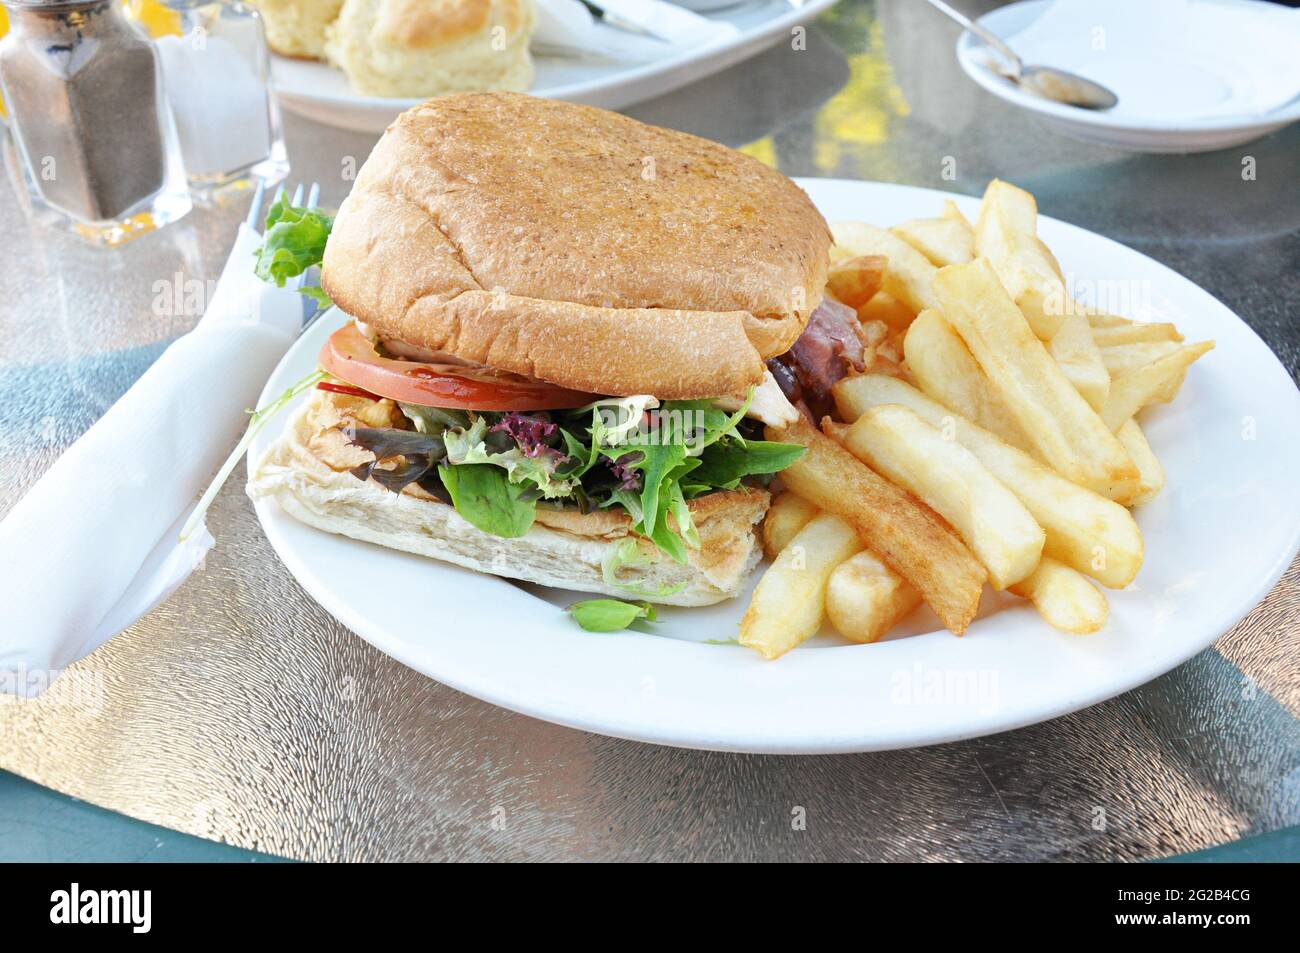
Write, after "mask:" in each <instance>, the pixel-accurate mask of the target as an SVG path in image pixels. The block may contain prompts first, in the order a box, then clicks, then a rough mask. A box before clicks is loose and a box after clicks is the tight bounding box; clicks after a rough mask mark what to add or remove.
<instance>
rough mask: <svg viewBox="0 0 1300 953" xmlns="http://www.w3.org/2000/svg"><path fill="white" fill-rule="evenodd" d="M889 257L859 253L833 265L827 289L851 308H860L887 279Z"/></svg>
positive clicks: (827, 279) (827, 277)
mask: <svg viewBox="0 0 1300 953" xmlns="http://www.w3.org/2000/svg"><path fill="white" fill-rule="evenodd" d="M888 264H889V259H887V258H885V257H884V256H883V255H858V256H857V257H855V258H845V259H843V260H841V261H837V262H835V263H834V264H833V265H831V269H830V271H829V272H828V273H827V275H826V290H827V291H829V292H830V293H831V294H833V295H834V296H835V298H836V299H837V300H839V301H841V302H843V303H844V304H846V305H848V306H849V307H850V308H854V309H857V308H860V307H861V306H862V305H864V304H866V303H867V302H868V301H870V300H871V299H872V297H873V296H874V295H875V294H876V292H877V291H879V290H880V286H881V285H882V284H883V283H884V280H885V268H886V266H887V265H888Z"/></svg>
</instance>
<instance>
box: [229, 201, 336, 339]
mask: <svg viewBox="0 0 1300 953" xmlns="http://www.w3.org/2000/svg"><path fill="white" fill-rule="evenodd" d="M286 194H287V193H286V192H285V189H284V186H281V187H280V189H279V191H277V192H276V193H275V201H278V202H282V201H284V200H285V195H286ZM302 194H303V184H302V183H301V182H299V183H298V185H297V186H296V187H295V188H294V190H293V198H292V199H290V200H289V204H290V205H293V206H295V207H300V206H302ZM265 201H266V180H265V179H258V180H257V190H256V191H255V192H254V193H253V201H252V204H251V205H250V206H249V208H248V217H247V218H246V219H245V220H244V224H245V225H247V226H248V227H249V228H250V229H252V230H253V231H254V232H256V233H258V234H261V233H262V227H261V226H262V205H263V203H264V202H265ZM318 201H320V183H319V182H313V183H311V185H309V186H307V205H306V207H307V208H316V203H317V202H318ZM319 285H320V269H319V268H318V267H316V266H315V265H313V266H312V267H310V268H308V269H307V270H306V271H304V272H303V273H302V274H301V275H298V276H297V277H296V278H290V279H288V280H287V281H286V282H285V283H284V286H285V287H286V288H289V289H291V290H293V291H299V290H301V289H303V288H315V287H318V286H319ZM301 298H302V330H303V331H305V330H307V327H308V326H309V325H310V324H311V323H312V321H314V320H315V319H316V317H317V316H318V315H319V314H320V311H321V308H320V306H319V305H318V304H317V303H316V302H315V301H314V300H313V299H311V298H308V297H307V296H306V295H302V296H301Z"/></svg>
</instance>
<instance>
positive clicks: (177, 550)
mask: <svg viewBox="0 0 1300 953" xmlns="http://www.w3.org/2000/svg"><path fill="white" fill-rule="evenodd" d="M259 244H261V236H259V235H258V234H257V232H255V231H254V230H253V229H251V228H249V227H248V226H247V225H241V226H240V231H239V235H238V237H237V238H236V240H235V247H234V249H233V250H232V251H231V253H230V258H229V259H228V260H227V262H226V267H225V269H224V270H223V271H222V275H221V280H220V281H219V282H218V284H217V287H216V290H215V292H214V294H213V296H212V301H211V302H210V304H209V306H208V308H207V310H206V312H205V313H204V315H203V318H202V320H200V321H199V323H198V325H197V326H196V327H195V329H194V330H193V331H191V332H190V333H189V334H186V335H185V336H183V337H181V338H180V339H179V340H177V341H175V342H174V343H173V344H172V345H171V346H170V347H168V348H167V350H166V351H164V352H163V353H162V355H161V356H160V357H159V358H158V360H157V361H156V362H155V363H154V365H153V366H152V367H150V368H149V370H148V371H146V372H145V373H144V374H143V375H142V376H141V377H140V379H139V380H138V381H136V383H135V384H134V385H133V386H132V387H131V389H130V390H128V391H127V392H126V393H125V394H124V395H123V396H122V398H121V399H120V400H118V402H117V403H115V404H114V405H113V406H112V407H110V408H109V410H108V412H107V413H106V414H104V416H103V417H102V418H101V419H100V420H99V421H98V422H96V423H95V425H94V426H92V427H91V428H90V429H89V430H88V431H86V433H85V434H84V435H83V436H82V437H81V439H79V440H78V441H77V442H76V443H74V444H73V445H72V446H71V447H69V448H68V450H67V451H66V452H65V453H64V454H63V455H62V456H61V457H59V459H58V460H57V461H55V463H54V465H53V466H52V467H50V470H49V472H48V473H46V474H45V475H44V476H43V477H41V479H40V480H39V481H38V482H37V483H36V485H35V486H33V487H32V488H31V490H30V491H29V492H28V493H27V495H26V496H24V497H23V498H22V499H21V500H19V501H18V503H17V505H15V506H14V508H13V509H12V510H11V511H10V513H9V514H8V516H6V517H5V519H4V521H3V522H0V566H3V567H4V576H5V598H4V599H3V600H0V691H6V692H10V693H12V694H17V695H29V696H30V695H38V694H40V693H41V692H42V691H43V690H44V688H45V687H46V686H48V684H49V682H50V681H51V680H52V679H53V678H54V677H55V676H56V675H57V674H58V673H59V671H61V670H62V669H63V668H65V667H66V666H67V665H69V664H71V663H72V662H75V661H76V660H77V659H79V658H82V657H83V656H86V655H89V654H90V653H91V652H92V651H94V650H95V649H96V648H97V647H98V646H100V645H102V644H103V643H104V642H105V641H107V640H108V639H109V638H111V637H112V636H113V635H115V634H116V633H117V632H119V631H121V630H122V629H124V628H125V627H127V626H128V625H130V624H131V623H132V622H134V621H135V620H136V619H138V618H140V617H141V616H142V615H144V614H145V613H146V612H148V611H149V610H150V609H152V608H153V607H154V606H156V605H157V604H158V603H160V602H162V601H163V600H164V599H166V598H167V597H168V596H169V595H170V594H171V593H172V592H173V591H174V590H175V589H176V587H177V586H179V585H180V584H181V583H182V582H183V581H184V580H185V578H186V577H187V576H189V574H190V573H191V572H192V571H193V570H194V568H195V567H196V566H198V565H199V563H200V562H201V561H202V559H203V556H204V554H205V553H206V552H207V551H208V550H209V549H210V548H211V547H212V537H211V536H210V535H209V534H208V532H207V529H206V528H201V529H200V530H199V531H198V532H195V533H192V534H191V535H190V537H189V538H188V539H187V540H186V541H185V542H181V541H180V539H179V536H178V532H179V529H180V527H181V525H182V524H183V523H184V521H185V518H186V517H187V516H188V515H189V513H190V511H191V510H192V509H193V508H194V504H195V501H196V500H197V499H198V496H199V494H200V493H201V492H202V490H203V488H204V486H205V485H206V484H207V482H208V481H209V480H210V479H211V477H212V474H213V472H214V471H215V470H216V469H217V467H218V465H219V464H220V463H221V461H222V460H223V459H224V458H225V457H226V455H227V454H228V453H229V452H230V448H231V446H232V445H233V444H234V442H235V440H236V439H237V437H238V434H239V432H240V431H241V430H242V429H243V424H244V421H245V420H246V418H245V416H244V411H245V410H246V409H248V408H249V407H251V406H252V405H253V404H254V403H255V402H256V400H257V396H258V394H259V393H260V392H261V389H262V387H263V385H264V384H265V382H266V379H267V378H268V377H269V376H270V374H271V371H272V370H273V369H274V368H275V366H276V364H277V363H278V362H279V360H280V358H281V357H283V356H284V353H285V351H286V350H288V348H289V345H290V344H291V343H293V340H294V338H295V337H296V336H297V334H298V332H299V330H300V329H301V327H302V317H303V301H304V299H303V298H302V296H301V295H299V294H298V293H296V292H295V291H291V290H287V289H280V288H275V287H273V286H270V285H266V284H263V283H262V282H261V281H259V280H258V279H257V278H256V277H255V276H254V275H253V252H254V250H255V249H256V248H257V246H258V245H259Z"/></svg>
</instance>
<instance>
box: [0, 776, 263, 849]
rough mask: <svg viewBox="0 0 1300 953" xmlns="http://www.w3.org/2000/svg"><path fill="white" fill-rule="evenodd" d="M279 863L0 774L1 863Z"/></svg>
mask: <svg viewBox="0 0 1300 953" xmlns="http://www.w3.org/2000/svg"><path fill="white" fill-rule="evenodd" d="M53 861H65V862H67V861H84V862H101V861H102V862H107V861H116V862H123V861H130V862H135V863H166V862H203V863H258V862H272V863H278V862H281V861H282V858H279V857H273V856H271V855H269V854H259V853H257V852H256V851H251V850H244V849H242V848H240V847H231V846H230V845H229V844H218V843H215V842H214V841H208V840H204V839H203V838H201V837H191V836H190V835H188V834H180V833H177V832H176V831H171V830H168V829H167V828H165V827H158V826H157V825H154V824H146V823H144V822H143V821H137V820H134V819H133V818H130V817H126V816H125V815H122V814H117V813H115V812H113V811H108V810H105V809H104V808H102V807H95V805H93V804H87V803H86V802H85V801H78V800H77V799H75V798H70V797H68V796H66V795H64V794H59V793H58V792H56V791H51V790H50V789H49V788H44V787H41V786H40V785H39V784H33V783H32V782H30V781H26V780H24V779H22V778H20V777H18V776H17V775H15V774H10V773H9V772H7V771H0V862H4V863H12V862H28V863H45V862H53Z"/></svg>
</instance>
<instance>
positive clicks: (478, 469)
mask: <svg viewBox="0 0 1300 953" xmlns="http://www.w3.org/2000/svg"><path fill="white" fill-rule="evenodd" d="M438 474H439V475H440V476H441V477H442V484H443V486H445V487H446V488H447V492H448V493H449V494H450V495H451V502H452V505H453V506H455V507H456V512H457V513H459V514H460V515H461V516H463V517H465V519H466V520H468V521H469V522H470V523H471V524H472V525H474V526H477V527H478V528H479V529H481V530H483V532H485V533H491V534H492V535H494V536H502V537H505V538H506V539H515V538H517V537H519V536H523V535H524V533H526V532H528V530H529V528H530V527H531V526H532V525H533V519H534V518H535V517H536V515H537V500H536V499H535V498H534V497H532V496H530V495H529V494H527V493H526V492H525V491H524V489H523V488H522V487H520V486H519V485H517V484H513V483H511V482H510V479H509V477H507V475H506V471H505V470H502V469H501V468H500V467H495V466H492V465H491V464H488V463H466V464H461V465H459V466H441V467H439V468H438Z"/></svg>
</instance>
